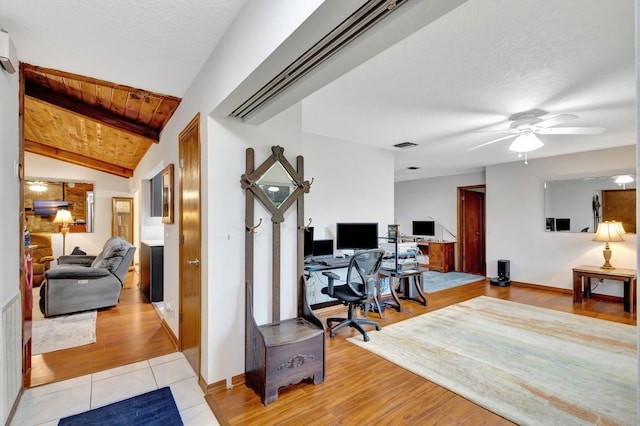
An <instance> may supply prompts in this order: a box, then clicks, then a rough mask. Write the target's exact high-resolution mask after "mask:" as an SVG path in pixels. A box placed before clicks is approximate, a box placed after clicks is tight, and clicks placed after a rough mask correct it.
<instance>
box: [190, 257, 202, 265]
mask: <svg viewBox="0 0 640 426" xmlns="http://www.w3.org/2000/svg"><path fill="white" fill-rule="evenodd" d="M187 263H188V264H189V265H196V266H199V265H200V259H198V258H195V259H194V260H187Z"/></svg>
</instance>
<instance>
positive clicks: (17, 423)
mask: <svg viewBox="0 0 640 426" xmlns="http://www.w3.org/2000/svg"><path fill="white" fill-rule="evenodd" d="M165 386H169V387H171V392H172V393H173V398H174V399H175V401H176V405H177V406H178V410H179V411H180V416H181V417H182V421H183V422H184V424H185V426H207V425H219V423H218V421H217V420H216V417H215V416H214V415H213V413H212V412H211V409H210V408H209V406H208V405H207V403H206V402H205V400H204V394H203V392H202V389H200V386H198V382H197V378H196V374H195V373H194V372H193V369H192V368H191V366H190V365H189V363H188V362H187V360H186V359H185V358H184V356H183V355H182V353H180V352H175V353H172V354H169V355H165V356H161V357H158V358H153V359H149V360H147V361H141V362H137V363H135V364H130V365H125V366H123V367H118V368H114V369H111V370H106V371H101V372H99V373H95V374H89V375H86V376H82V377H76V378H74V379H70V380H65V381H63V382H58V383H52V384H50V385H44V386H39V387H36V388H32V389H27V390H26V391H25V392H24V394H23V395H22V398H21V399H20V403H19V404H18V409H17V411H16V414H15V416H14V418H13V421H12V422H11V423H10V425H11V426H36V425H38V426H53V425H57V424H58V420H59V419H60V418H62V417H67V416H70V415H72V414H78V413H82V412H84V411H87V410H90V409H93V408H97V407H101V406H103V405H107V404H110V403H112V402H116V401H121V400H123V399H127V398H129V397H132V396H135V395H140V394H143V393H145V392H150V391H152V390H155V389H160V388H162V387H165Z"/></svg>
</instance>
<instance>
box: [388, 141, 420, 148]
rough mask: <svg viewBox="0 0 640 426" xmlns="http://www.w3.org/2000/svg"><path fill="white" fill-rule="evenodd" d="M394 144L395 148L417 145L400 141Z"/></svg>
mask: <svg viewBox="0 0 640 426" xmlns="http://www.w3.org/2000/svg"><path fill="white" fill-rule="evenodd" d="M394 146H395V147H396V148H401V149H407V148H413V147H414V146H418V144H417V143H413V142H400V143H397V144H395V145H394Z"/></svg>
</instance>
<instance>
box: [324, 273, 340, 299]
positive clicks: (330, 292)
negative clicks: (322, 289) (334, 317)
mask: <svg viewBox="0 0 640 426" xmlns="http://www.w3.org/2000/svg"><path fill="white" fill-rule="evenodd" d="M322 275H324V276H326V277H327V278H329V280H328V281H329V282H328V283H327V295H328V296H330V297H333V282H334V281H335V280H339V279H340V276H339V275H338V274H336V273H334V272H331V271H325V272H323V273H322Z"/></svg>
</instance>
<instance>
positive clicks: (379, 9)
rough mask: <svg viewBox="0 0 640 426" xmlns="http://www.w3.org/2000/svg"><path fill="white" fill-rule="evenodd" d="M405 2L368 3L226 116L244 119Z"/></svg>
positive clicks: (370, 0) (385, 0)
mask: <svg viewBox="0 0 640 426" xmlns="http://www.w3.org/2000/svg"><path fill="white" fill-rule="evenodd" d="M406 1H407V0H369V1H368V2H366V3H365V4H364V5H362V6H361V7H360V8H359V9H358V10H356V11H355V12H354V13H353V14H352V15H351V16H349V17H348V18H347V19H345V20H344V21H342V22H341V23H340V24H339V25H338V26H337V27H335V28H334V29H333V30H331V31H330V32H329V34H327V35H326V36H324V37H323V38H322V39H321V40H320V41H318V42H317V43H316V44H314V45H313V46H311V48H309V49H308V50H307V51H306V52H305V53H303V54H302V55H301V56H300V57H298V58H297V59H296V60H295V61H293V62H292V63H291V64H290V65H289V66H287V67H286V68H285V69H284V70H283V71H281V72H280V73H279V74H278V75H276V76H275V77H274V78H273V79H271V81H269V82H268V83H267V84H265V85H264V86H263V87H262V88H261V89H260V90H258V91H257V92H256V93H255V94H253V95H252V96H251V97H249V99H247V100H246V101H244V102H243V103H242V105H240V106H239V107H237V108H236V109H235V110H233V112H231V114H229V116H230V117H236V118H245V117H247V116H248V115H249V114H251V113H252V112H253V111H255V110H256V109H258V108H259V107H260V106H262V105H263V104H265V103H266V102H268V101H269V100H270V99H272V98H273V97H274V96H276V95H277V94H278V93H280V92H281V91H283V90H284V89H286V88H287V87H289V86H290V85H292V84H293V83H294V82H296V81H297V80H298V79H300V78H301V77H302V76H304V75H305V74H306V73H308V72H309V71H311V70H312V69H313V68H315V67H316V66H318V65H320V64H321V63H322V62H323V61H324V60H325V59H327V58H329V57H330V56H331V55H333V54H334V53H336V52H337V51H338V50H340V49H341V48H343V47H344V46H346V45H347V44H349V43H350V42H351V41H352V40H354V39H356V38H357V37H358V36H360V35H361V34H362V33H364V32H365V31H366V30H368V29H369V28H371V27H372V26H373V25H375V24H376V23H377V22H378V21H380V20H381V19H382V18H384V17H385V16H387V15H388V14H390V13H391V12H393V11H394V10H396V9H397V7H398V6H400V5H402V4H403V3H405V2H406Z"/></svg>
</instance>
